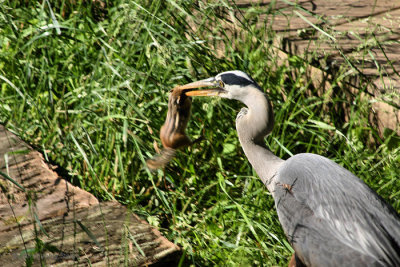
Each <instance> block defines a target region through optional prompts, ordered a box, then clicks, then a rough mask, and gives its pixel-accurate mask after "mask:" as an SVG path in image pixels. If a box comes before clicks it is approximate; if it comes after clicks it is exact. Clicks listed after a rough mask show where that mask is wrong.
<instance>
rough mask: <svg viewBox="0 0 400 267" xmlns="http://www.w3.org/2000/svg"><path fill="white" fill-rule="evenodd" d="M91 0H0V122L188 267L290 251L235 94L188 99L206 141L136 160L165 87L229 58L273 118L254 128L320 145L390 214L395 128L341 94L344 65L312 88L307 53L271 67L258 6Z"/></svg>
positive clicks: (273, 143)
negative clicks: (138, 219)
mask: <svg viewBox="0 0 400 267" xmlns="http://www.w3.org/2000/svg"><path fill="white" fill-rule="evenodd" d="M28 2H29V3H30V4H26V3H28ZM49 2H51V6H50V5H49ZM98 2H102V1H98ZM98 2H96V1H63V0H58V1H2V3H1V5H0V49H1V50H0V51H1V52H0V84H1V88H0V123H2V124H4V125H6V127H7V128H8V129H10V130H11V131H13V132H14V133H16V134H17V135H19V136H20V137H21V138H22V139H24V140H26V141H27V142H28V143H30V144H32V145H34V146H35V147H36V148H37V149H39V150H40V151H42V152H43V154H44V155H45V158H46V159H47V160H49V161H51V162H54V163H55V164H57V165H60V166H61V167H63V168H64V169H66V170H67V171H68V173H69V175H70V178H71V181H72V183H74V184H77V185H79V186H80V187H82V188H84V189H85V190H88V191H89V192H91V193H93V194H94V195H95V196H96V197H98V198H100V199H103V200H108V199H116V200H118V201H119V202H121V203H123V204H125V205H128V206H129V207H130V208H131V209H132V210H133V211H135V212H136V213H138V214H140V215H141V216H142V217H143V218H146V219H147V220H148V221H149V222H150V223H151V224H153V225H156V226H157V227H159V228H160V230H161V231H162V232H163V234H164V235H165V236H166V237H167V238H169V239H170V240H172V241H173V242H176V243H177V244H179V245H180V246H181V247H183V249H184V251H185V255H186V257H187V262H188V263H190V264H193V265H195V266H210V265H211V266H213V265H228V266H238V265H241V266H249V265H262V264H263V265H265V266H272V265H279V266H285V265H287V261H288V259H289V257H290V255H291V253H292V252H291V248H290V246H289V244H288V243H287V241H286V239H285V237H284V234H283V231H282V229H281V227H280V224H279V221H278V218H277V215H276V212H275V210H274V203H273V199H272V198H271V196H270V194H269V193H268V192H267V190H266V189H265V188H264V186H263V185H262V183H261V182H260V181H259V179H258V178H257V176H256V175H255V173H254V172H253V171H252V168H251V166H250V164H249V163H248V162H247V160H246V158H245V155H244V153H243V151H242V150H241V147H240V145H239V142H238V139H237V135H236V131H235V123H234V121H235V117H236V113H237V112H238V111H239V110H240V107H241V106H242V105H241V104H240V103H236V102H232V101H226V100H219V99H204V98H201V99H200V98H199V99H195V100H194V103H193V115H192V120H191V121H190V123H189V127H188V135H189V136H191V137H193V139H194V138H197V137H200V136H204V139H205V140H204V141H202V142H201V143H199V144H196V145H194V146H193V147H191V148H187V149H185V150H184V151H181V152H179V153H178V156H177V157H176V159H174V160H173V162H172V163H170V164H169V165H168V166H167V167H166V168H165V170H160V171H158V172H155V173H150V172H149V171H147V170H146V169H145V168H144V161H145V159H147V158H149V157H151V156H153V155H154V154H155V150H154V148H153V141H154V140H156V141H157V142H158V146H160V142H159V138H158V133H159V128H160V126H161V125H162V123H163V121H164V119H165V114H166V111H167V99H168V92H169V90H170V89H172V88H173V87H174V86H175V85H178V84H184V83H187V82H190V81H192V80H197V79H200V78H207V77H210V76H213V75H215V74H216V73H219V72H221V71H225V70H232V69H241V70H244V71H246V72H248V73H250V74H251V75H252V76H253V78H254V79H255V80H256V81H257V82H258V83H259V84H260V85H261V86H262V87H263V88H265V89H266V92H268V95H269V97H270V99H271V100H272V102H273V104H274V112H275V116H276V127H275V129H274V131H273V133H272V134H271V135H270V136H268V138H266V141H267V143H268V145H269V147H270V149H271V150H272V151H273V152H274V153H276V154H277V155H278V156H279V157H282V158H288V157H290V155H291V154H296V153H301V152H311V153H317V154H320V155H323V156H326V157H328V158H330V159H332V160H334V161H335V162H337V163H339V164H341V165H343V166H344V167H346V168H347V169H349V170H350V171H352V172H353V173H355V174H356V175H358V176H359V177H361V178H362V179H363V180H364V181H365V182H366V183H368V184H369V185H370V186H371V187H372V188H373V189H374V190H376V191H377V192H378V193H379V194H380V195H381V196H382V197H383V198H384V199H386V200H387V201H388V202H389V203H391V204H392V205H393V206H394V207H395V209H396V210H397V211H400V180H399V179H398V178H399V171H398V170H399V169H400V155H399V147H398V143H397V146H396V145H393V143H396V142H395V141H396V140H395V139H394V137H393V138H390V136H393V134H392V135H390V134H389V137H388V138H386V139H385V140H382V139H381V138H380V137H379V135H378V133H377V130H376V129H375V127H374V126H373V125H371V124H370V123H369V121H368V116H369V111H370V103H369V102H367V101H366V100H365V99H364V98H362V97H361V95H352V98H351V100H350V99H349V97H348V94H347V93H346V92H345V90H344V89H343V88H341V87H340V82H341V81H342V78H343V77H344V76H345V75H337V78H335V80H334V81H332V85H333V87H332V89H329V90H327V91H324V92H322V93H319V94H318V93H317V91H318V88H315V87H314V86H313V84H312V83H311V80H310V78H309V77H308V76H307V74H306V71H305V70H306V66H307V64H306V63H305V62H303V61H302V60H301V59H299V58H297V57H290V58H289V60H285V61H282V62H280V63H279V64H278V63H277V62H278V58H277V55H276V54H275V53H274V49H273V47H272V43H273V42H272V40H273V38H274V35H273V33H272V32H271V30H269V27H270V25H269V24H268V21H264V22H262V24H261V25H259V26H258V27H255V24H256V23H257V22H258V19H257V16H254V15H256V14H258V13H257V12H260V10H258V9H255V8H250V9H247V11H246V10H244V9H243V10H240V9H237V7H234V6H231V7H229V8H228V5H227V4H226V3H225V1H221V2H211V3H202V2H200V3H198V4H199V5H195V4H194V3H195V2H197V1H174V0H172V1H128V0H126V1H124V0H119V1H110V2H109V3H108V5H107V6H106V8H105V9H102V8H101V7H99V6H97V5H96V3H98ZM233 11H240V12H237V13H236V14H239V13H240V20H236V22H235V23H236V26H237V27H242V28H243V30H241V31H240V33H235V35H234V37H235V38H233V37H232V32H231V31H230V30H228V27H226V23H225V22H226V21H225V19H224V17H227V18H229V19H232V17H230V15H232V16H233V14H234V13H233ZM245 12H247V13H245ZM263 12H272V10H270V9H268V7H264V11H263ZM225 15H227V16H225ZM260 22H261V20H260ZM239 35H240V36H239ZM215 48H218V49H215ZM339 74H340V73H339ZM362 86H363V88H365V85H362ZM350 101H356V103H357V105H352V104H351V102H350ZM343 106H346V107H348V108H349V109H348V114H346V115H347V116H348V118H349V120H348V121H346V120H345V119H344V118H345V111H344V109H343Z"/></svg>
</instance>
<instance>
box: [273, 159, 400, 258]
mask: <svg viewBox="0 0 400 267" xmlns="http://www.w3.org/2000/svg"><path fill="white" fill-rule="evenodd" d="M274 198H275V205H276V208H277V211H278V216H279V220H280V221H281V224H282V227H283V229H284V231H285V233H286V235H287V237H288V239H289V241H290V242H291V243H292V245H293V247H294V249H295V251H296V254H297V255H298V257H299V258H300V259H301V260H302V261H303V262H304V263H305V264H306V265H307V266H334V265H340V266H343V264H344V265H346V266H351V265H353V264H354V265H358V266H360V264H361V263H363V262H364V263H365V264H366V265H365V266H385V265H389V266H400V218H399V215H398V214H397V213H396V211H395V210H394V209H393V208H392V207H391V206H389V205H388V204H386V202H384V201H383V199H382V198H381V197H379V196H378V195H377V194H376V193H375V192H374V191H373V190H371V189H370V188H369V187H368V186H367V185H366V184H365V183H364V182H363V181H361V180H360V179H359V178H358V177H357V176H355V175H354V174H352V173H351V172H349V171H348V170H346V169H345V168H343V167H341V166H340V165H338V164H336V163H334V162H333V161H331V160H329V159H327V158H324V157H322V156H318V155H315V154H298V155H296V156H293V157H292V158H290V159H288V160H287V161H286V162H285V163H284V164H283V165H282V166H281V168H280V169H279V171H278V174H277V176H276V186H275V192H274Z"/></svg>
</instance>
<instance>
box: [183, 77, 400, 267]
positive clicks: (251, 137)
mask: <svg viewBox="0 0 400 267" xmlns="http://www.w3.org/2000/svg"><path fill="white" fill-rule="evenodd" d="M200 87H213V88H209V89H197V90H194V89H195V88H200ZM180 88H182V89H188V90H187V92H186V94H187V95H189V96H220V97H223V98H228V99H236V100H239V101H241V102H243V103H244V104H245V105H246V106H247V108H242V110H241V111H240V112H239V114H238V115H237V118H236V130H237V132H238V136H239V140H240V144H241V145H242V147H243V150H244V152H245V154H246V156H247V158H248V160H249V161H250V163H251V165H252V166H253V168H254V169H255V171H256V172H257V174H258V176H259V177H260V178H261V180H262V182H263V183H264V184H265V186H266V187H267V188H268V190H269V191H270V192H271V194H272V196H273V198H274V200H275V207H276V209H277V212H278V216H279V221H280V222H281V224H282V227H283V230H284V231H285V234H286V236H287V238H288V240H289V241H290V243H291V245H292V246H293V249H294V251H295V254H294V255H293V257H292V260H291V262H290V263H289V264H293V265H292V266H304V265H305V266H400V217H399V215H398V214H397V212H396V211H395V210H394V209H393V208H392V207H391V206H390V205H388V204H387V203H386V202H385V201H384V200H383V199H382V198H381V197H380V196H378V195H377V194H376V193H375V192H374V191H373V190H372V189H370V188H369V187H368V186H367V185H366V184H365V183H364V182H363V181H361V180H360V179H359V178H358V177H357V176H355V175H354V174H352V173H351V172H349V171H348V170H346V169H345V168H343V167H341V166H340V165H338V164H336V163H335V162H333V161H331V160H329V159H327V158H325V157H322V156H319V155H316V154H309V153H304V154H298V155H295V156H292V157H291V158H289V159H288V160H282V159H280V158H278V157H277V156H275V155H274V154H273V153H272V152H271V151H269V150H268V149H267V147H266V145H265V142H264V137H265V136H266V135H268V134H269V133H270V132H271V130H272V128H273V125H274V116H273V111H272V107H271V103H270V101H269V100H268V97H267V96H266V95H265V94H264V93H263V91H262V90H261V88H260V86H258V84H257V83H256V82H255V81H254V80H253V79H252V78H251V77H250V76H249V75H247V74H246V73H244V72H242V71H227V72H223V73H220V74H218V75H217V76H215V77H212V78H209V79H205V80H201V81H197V82H193V83H190V84H187V85H184V86H181V87H180Z"/></svg>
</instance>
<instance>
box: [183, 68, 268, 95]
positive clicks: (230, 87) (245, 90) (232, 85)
mask: <svg viewBox="0 0 400 267" xmlns="http://www.w3.org/2000/svg"><path fill="white" fill-rule="evenodd" d="M206 87H211V88H206ZM179 88H181V89H185V90H187V91H186V95H188V96H219V97H223V98H228V99H236V100H239V101H242V102H245V99H246V97H247V96H248V94H249V93H250V91H251V89H257V90H260V89H259V86H258V85H257V83H256V82H255V81H254V80H253V79H252V78H251V77H250V76H249V75H247V74H246V73H244V72H243V71H239V70H234V71H226V72H222V73H220V74H218V75H217V76H215V77H211V78H208V79H204V80H200V81H197V82H193V83H189V84H186V85H182V86H179ZM198 88H206V89H199V90H193V89H198Z"/></svg>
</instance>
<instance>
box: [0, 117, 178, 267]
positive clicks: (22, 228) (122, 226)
mask: <svg viewBox="0 0 400 267" xmlns="http://www.w3.org/2000/svg"><path fill="white" fill-rule="evenodd" d="M0 171H1V172H3V173H6V174H8V176H10V177H11V178H12V179H14V180H15V181H16V182H17V183H18V184H20V185H21V186H23V187H24V188H25V189H26V190H27V191H25V192H24V191H23V190H21V189H20V188H19V187H18V186H17V185H15V184H13V183H12V182H10V181H8V180H6V179H5V178H4V177H3V176H1V175H0V188H1V193H0V266H10V267H13V266H24V265H25V258H26V254H27V251H28V255H29V253H31V255H32V259H33V260H34V266H37V265H40V263H45V265H51V266H72V265H74V266H88V265H89V264H91V265H93V266H105V265H112V266H120V265H128V266H147V265H153V264H159V265H163V264H164V265H168V264H175V263H176V262H177V261H178V260H179V258H180V249H179V247H177V246H176V245H175V244H173V243H171V242H170V241H168V240H167V239H166V238H164V237H162V236H161V234H160V232H159V231H158V230H157V229H154V228H153V227H151V226H150V225H149V224H148V223H146V222H145V221H143V220H141V219H140V218H139V217H138V216H136V215H135V214H133V213H132V212H130V211H129V210H127V209H126V208H125V207H124V206H122V205H120V204H119V203H117V202H103V203H99V201H98V200H97V199H96V198H95V197H94V196H93V195H91V194H89V193H88V192H86V191H84V190H82V189H80V188H78V187H76V186H73V185H72V184H70V183H69V182H67V181H66V180H64V179H63V178H62V177H60V176H58V174H57V173H56V172H54V171H53V170H52V169H51V168H50V167H49V166H48V165H47V164H46V163H45V162H44V160H43V158H42V155H41V154H40V153H38V152H36V151H34V150H33V149H32V148H31V147H29V146H28V145H27V144H25V143H24V142H22V141H21V140H20V139H19V138H18V137H17V136H15V135H14V134H12V133H10V132H8V131H7V130H6V129H5V128H4V126H2V125H0ZM39 222H40V223H39ZM39 240H40V241H39ZM38 244H45V245H46V246H42V248H43V249H42V253H39V251H35V248H37V246H38Z"/></svg>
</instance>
